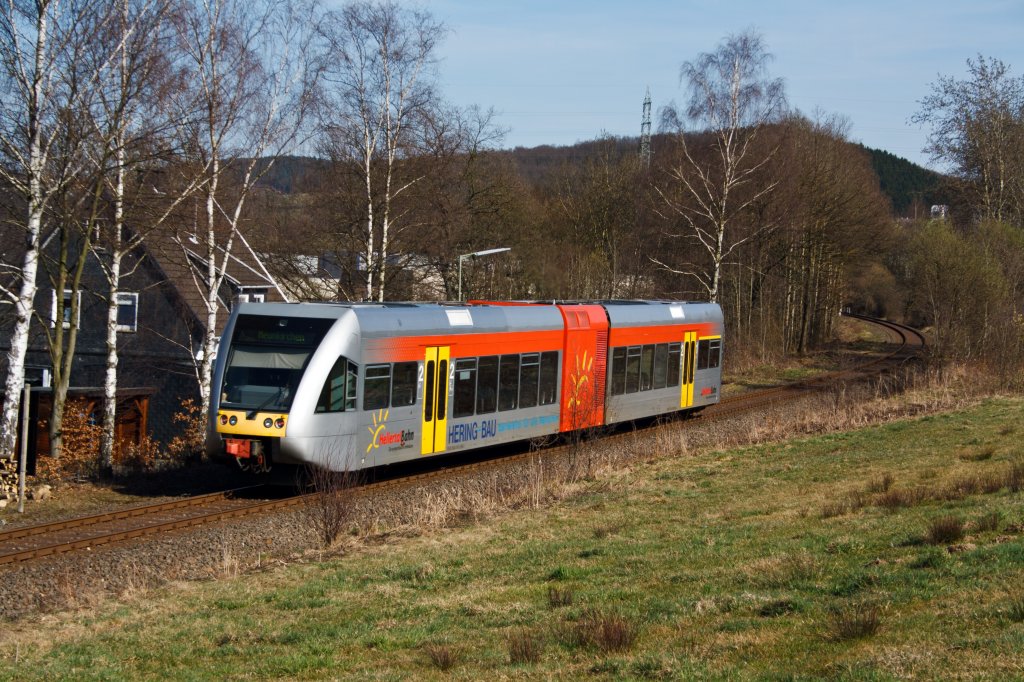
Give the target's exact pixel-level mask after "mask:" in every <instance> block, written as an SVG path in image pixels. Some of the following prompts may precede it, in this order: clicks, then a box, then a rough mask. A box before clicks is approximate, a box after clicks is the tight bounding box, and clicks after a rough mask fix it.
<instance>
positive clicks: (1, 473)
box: [0, 459, 18, 507]
mask: <svg viewBox="0 0 1024 682" xmlns="http://www.w3.org/2000/svg"><path fill="white" fill-rule="evenodd" d="M16 499H18V462H17V461H16V460H13V459H0V507H4V506H7V505H6V503H7V502H9V501H11V500H16Z"/></svg>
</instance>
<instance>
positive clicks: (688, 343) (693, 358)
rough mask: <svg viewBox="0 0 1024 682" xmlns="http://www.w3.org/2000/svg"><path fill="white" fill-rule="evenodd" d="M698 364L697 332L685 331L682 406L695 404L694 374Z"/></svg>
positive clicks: (681, 382) (680, 401)
mask: <svg viewBox="0 0 1024 682" xmlns="http://www.w3.org/2000/svg"><path fill="white" fill-rule="evenodd" d="M696 365H697V332H685V333H684V334H683V372H682V381H680V384H682V395H681V396H680V399H679V406H680V407H684V408H685V407H692V406H693V374H694V370H695V369H696Z"/></svg>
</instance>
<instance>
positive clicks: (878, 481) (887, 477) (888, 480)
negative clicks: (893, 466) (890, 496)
mask: <svg viewBox="0 0 1024 682" xmlns="http://www.w3.org/2000/svg"><path fill="white" fill-rule="evenodd" d="M895 482H896V478H895V477H894V476H893V475H892V474H891V473H889V472H885V473H884V474H882V475H881V476H876V477H874V478H872V479H871V480H870V481H868V484H867V488H866V492H868V493H872V494H878V493H884V492H888V491H889V489H890V488H892V484H893V483H895Z"/></svg>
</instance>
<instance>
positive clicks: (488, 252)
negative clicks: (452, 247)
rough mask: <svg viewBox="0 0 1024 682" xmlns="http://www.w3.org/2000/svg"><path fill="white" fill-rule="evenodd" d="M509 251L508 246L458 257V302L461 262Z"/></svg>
mask: <svg viewBox="0 0 1024 682" xmlns="http://www.w3.org/2000/svg"><path fill="white" fill-rule="evenodd" d="M511 250H512V248H511V247H509V246H502V247H500V248H497V249H485V250H484V251H476V252H475V253H465V254H463V255H461V256H459V300H460V301H461V300H462V261H464V260H466V259H467V258H472V259H473V260H476V259H477V258H480V257H481V256H490V255H493V254H495V253H504V252H505V251H511Z"/></svg>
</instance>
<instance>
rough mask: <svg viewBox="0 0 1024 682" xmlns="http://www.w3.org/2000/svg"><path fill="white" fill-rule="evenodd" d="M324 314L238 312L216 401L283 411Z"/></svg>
mask: <svg viewBox="0 0 1024 682" xmlns="http://www.w3.org/2000/svg"><path fill="white" fill-rule="evenodd" d="M332 324H334V320H329V319H306V318H299V317H274V316H268V315H239V316H238V319H237V320H236V321H235V330H234V333H233V334H232V336H231V349H230V351H229V353H228V362H227V368H226V369H225V371H224V384H223V386H222V388H221V406H222V407H227V408H234V409H246V410H253V411H255V410H271V411H277V412H280V411H285V410H288V409H289V408H290V407H291V404H292V400H293V399H294V397H295V390H296V388H298V385H299V380H300V379H301V378H302V373H303V372H304V371H305V369H306V364H307V363H308V362H309V358H310V356H311V355H312V354H313V351H314V350H316V348H317V346H319V345H320V342H321V341H322V340H323V338H324V335H325V334H326V333H327V330H328V329H330V328H331V325H332Z"/></svg>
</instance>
